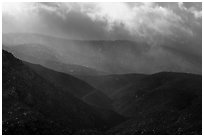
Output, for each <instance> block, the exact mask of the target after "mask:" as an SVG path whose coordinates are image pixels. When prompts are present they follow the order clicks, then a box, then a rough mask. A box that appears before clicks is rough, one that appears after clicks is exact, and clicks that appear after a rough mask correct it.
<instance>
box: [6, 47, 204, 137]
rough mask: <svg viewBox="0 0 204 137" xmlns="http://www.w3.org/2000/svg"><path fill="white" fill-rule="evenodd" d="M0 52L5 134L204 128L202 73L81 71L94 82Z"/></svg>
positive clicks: (166, 131) (158, 131)
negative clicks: (94, 73)
mask: <svg viewBox="0 0 204 137" xmlns="http://www.w3.org/2000/svg"><path fill="white" fill-rule="evenodd" d="M2 54H3V55H2V59H3V61H2V63H3V64H2V67H3V70H2V71H3V72H2V77H3V80H2V82H3V83H2V88H3V89H2V102H3V104H2V105H3V106H2V108H3V110H2V113H3V114H2V116H3V134H118V135H120V134H202V76H200V75H194V74H184V73H173V72H171V73H170V72H162V73H156V74H153V75H138V74H127V75H110V76H95V77H94V76H87V77H86V76H83V77H81V79H82V80H84V81H86V82H87V83H88V84H90V85H91V86H90V85H88V84H87V83H86V82H84V81H82V80H80V79H77V78H75V77H73V76H69V75H67V74H63V73H58V72H55V71H52V70H48V69H46V68H41V66H36V65H33V64H29V63H25V62H23V61H21V60H19V59H17V58H15V57H14V56H13V55H12V54H11V53H9V52H7V51H5V50H3V53H2ZM56 78H58V79H56ZM79 78H80V77H79ZM64 80H66V81H67V84H66V83H63V82H64ZM89 90H91V91H94V93H95V92H100V95H98V94H97V97H98V98H99V97H101V98H104V99H103V100H105V98H106V99H107V101H105V103H106V105H103V102H100V103H98V102H97V100H94V101H93V98H94V97H95V96H96V95H94V96H90V97H89V98H88V99H84V98H83V97H84V96H86V95H87V94H89ZM73 91H75V92H73ZM90 100H92V101H90ZM99 101H100V100H99ZM110 102H111V104H110V106H111V105H112V107H109V103H110ZM121 115H123V116H121ZM125 117H126V118H125Z"/></svg>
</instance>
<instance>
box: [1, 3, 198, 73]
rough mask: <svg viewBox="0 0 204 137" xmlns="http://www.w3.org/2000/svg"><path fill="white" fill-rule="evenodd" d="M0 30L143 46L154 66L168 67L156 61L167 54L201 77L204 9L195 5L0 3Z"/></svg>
mask: <svg viewBox="0 0 204 137" xmlns="http://www.w3.org/2000/svg"><path fill="white" fill-rule="evenodd" d="M2 26H3V27H2V29H3V33H40V34H48V35H53V36H57V37H62V38H68V39H75V40H131V41H140V42H146V43H148V44H149V45H150V46H151V48H150V51H148V54H149V56H150V55H151V56H154V57H155V58H158V60H159V61H157V60H156V59H155V60H156V61H157V64H158V63H160V62H165V61H168V60H162V61H161V59H159V58H163V56H165V55H164V54H166V52H163V51H168V53H171V54H172V56H173V55H174V56H177V57H178V56H179V59H181V58H182V60H184V61H187V62H188V65H187V66H188V67H190V68H191V71H192V72H196V73H201V71H202V70H201V66H202V3H198V2H195V3H193V2H191V3H182V2H178V3H174V2H170V3H168V2H163V3H153V2H149V3H141V2H137V3H36V2H35V3H3V10H2ZM160 55H161V56H160ZM177 57H176V58H173V60H174V61H175V62H177ZM177 64H183V61H182V62H177ZM182 67H186V63H185V65H184V66H182Z"/></svg>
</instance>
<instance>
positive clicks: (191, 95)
mask: <svg viewBox="0 0 204 137" xmlns="http://www.w3.org/2000/svg"><path fill="white" fill-rule="evenodd" d="M82 79H84V80H85V81H87V82H88V83H89V84H91V85H92V86H94V87H95V88H97V89H100V90H101V91H103V92H104V94H106V95H107V96H109V97H110V98H111V99H112V100H113V107H114V108H115V110H116V111H117V112H118V113H120V114H122V115H124V116H127V117H130V118H131V119H130V120H127V121H126V122H124V123H122V124H120V125H118V126H116V127H114V128H113V129H111V130H109V131H108V133H109V134H201V133H202V120H201V119H202V77H201V76H200V75H195V74H187V73H175V72H161V73H156V74H153V75H144V74H125V75H110V76H95V77H94V76H86V77H82Z"/></svg>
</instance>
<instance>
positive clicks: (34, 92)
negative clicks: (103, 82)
mask: <svg viewBox="0 0 204 137" xmlns="http://www.w3.org/2000/svg"><path fill="white" fill-rule="evenodd" d="M2 54H3V55H2V58H3V65H2V66H3V84H2V86H3V91H2V92H3V93H2V96H3V97H2V98H3V134H80V133H81V132H82V133H85V134H86V133H88V132H89V131H92V132H94V131H97V132H98V131H102V130H104V129H105V128H107V127H110V126H113V125H115V124H118V123H120V122H121V121H123V120H124V117H122V116H120V115H119V114H117V113H115V112H113V111H111V110H110V109H104V108H100V107H97V106H92V105H88V104H87V103H85V102H84V101H82V100H81V99H79V98H80V97H81V96H84V94H87V93H86V90H87V92H88V90H90V91H91V90H93V88H91V87H90V86H89V85H88V84H86V83H85V82H82V81H81V80H78V79H77V78H74V77H72V76H68V75H66V76H64V80H65V79H66V80H67V81H66V82H67V86H66V88H65V87H63V86H62V85H63V84H62V85H60V84H58V83H57V82H56V83H53V82H54V81H52V80H47V77H46V74H45V77H43V76H41V75H39V73H38V72H36V71H34V70H32V69H30V66H27V65H25V63H24V62H22V61H21V60H19V59H17V58H15V57H14V56H13V55H12V54H11V53H9V52H7V51H4V50H3V53H2ZM37 67H39V66H37ZM43 69H45V68H41V70H43ZM49 71H50V70H47V72H48V73H49ZM52 73H57V72H54V71H52ZM50 74H51V73H50ZM53 75H54V76H53V78H56V77H57V76H60V74H53ZM55 76H56V77H55ZM62 79H63V77H62ZM59 81H60V80H59ZM68 85H69V86H70V87H69V86H68ZM68 87H69V90H68ZM80 88H82V89H80ZM72 90H73V91H75V92H76V93H77V92H78V94H75V95H78V97H79V98H77V97H75V96H74V95H73V94H72V93H73V92H72V93H71V92H70V91H72ZM96 96H97V95H96ZM52 129H54V130H52Z"/></svg>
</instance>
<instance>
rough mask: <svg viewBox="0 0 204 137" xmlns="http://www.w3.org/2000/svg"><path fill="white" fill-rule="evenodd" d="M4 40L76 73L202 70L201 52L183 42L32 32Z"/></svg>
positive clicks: (28, 56)
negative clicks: (67, 36) (156, 43)
mask: <svg viewBox="0 0 204 137" xmlns="http://www.w3.org/2000/svg"><path fill="white" fill-rule="evenodd" d="M2 41H3V45H4V47H5V48H6V49H7V50H8V51H11V52H12V53H13V54H14V55H15V56H16V57H18V58H20V59H22V60H26V61H28V62H31V63H34V64H35V63H36V64H41V65H42V66H44V67H47V68H50V69H54V70H56V71H60V72H64V73H68V74H74V75H78V74H79V72H80V74H82V75H87V74H89V75H91V74H92V75H96V74H99V75H101V74H102V75H103V74H126V73H145V74H152V73H156V72H160V71H174V72H191V73H196V74H201V72H202V70H201V69H200V68H201V65H202V60H201V54H200V53H199V54H197V53H196V51H193V50H190V49H188V47H185V43H182V42H180V43H179V42H174V41H172V42H171V43H165V45H159V46H152V45H149V44H147V43H145V42H138V41H137V42H136V41H128V40H115V41H104V40H101V41H93V40H89V41H88V40H70V39H65V38H57V37H53V36H47V35H42V34H32V33H26V34H25V33H15V34H13V33H11V34H10V33H8V34H3V36H2ZM176 44H177V45H176ZM172 45H173V46H172ZM189 51H192V52H189ZM147 64H148V66H151V67H147Z"/></svg>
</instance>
